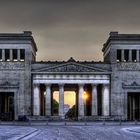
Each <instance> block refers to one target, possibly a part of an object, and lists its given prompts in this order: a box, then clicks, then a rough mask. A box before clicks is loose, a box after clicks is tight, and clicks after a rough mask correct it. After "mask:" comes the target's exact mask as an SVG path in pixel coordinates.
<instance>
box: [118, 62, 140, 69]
mask: <svg viewBox="0 0 140 140" xmlns="http://www.w3.org/2000/svg"><path fill="white" fill-rule="evenodd" d="M117 68H118V69H119V70H136V71H137V70H140V66H139V65H138V64H137V63H119V64H117Z"/></svg>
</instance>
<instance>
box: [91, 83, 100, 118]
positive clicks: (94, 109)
mask: <svg viewBox="0 0 140 140" xmlns="http://www.w3.org/2000/svg"><path fill="white" fill-rule="evenodd" d="M91 104H92V110H91V115H92V116H94V115H95V116H97V115H98V108H97V106H98V105H97V85H95V84H94V85H92V103H91Z"/></svg>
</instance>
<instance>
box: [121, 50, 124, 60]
mask: <svg viewBox="0 0 140 140" xmlns="http://www.w3.org/2000/svg"><path fill="white" fill-rule="evenodd" d="M121 61H122V62H124V50H121Z"/></svg>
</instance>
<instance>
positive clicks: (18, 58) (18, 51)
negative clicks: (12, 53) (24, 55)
mask: <svg viewBox="0 0 140 140" xmlns="http://www.w3.org/2000/svg"><path fill="white" fill-rule="evenodd" d="M17 60H18V61H20V49H18V50H17Z"/></svg>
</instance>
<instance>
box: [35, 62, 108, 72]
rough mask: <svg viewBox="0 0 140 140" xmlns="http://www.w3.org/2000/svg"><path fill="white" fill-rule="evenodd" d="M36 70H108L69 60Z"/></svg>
mask: <svg viewBox="0 0 140 140" xmlns="http://www.w3.org/2000/svg"><path fill="white" fill-rule="evenodd" d="M35 72H64V73H66V72H107V71H106V70H103V69H100V68H97V67H91V66H88V65H85V64H79V63H77V62H67V63H64V64H58V65H55V66H50V67H46V68H40V69H37V70H35Z"/></svg>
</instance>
